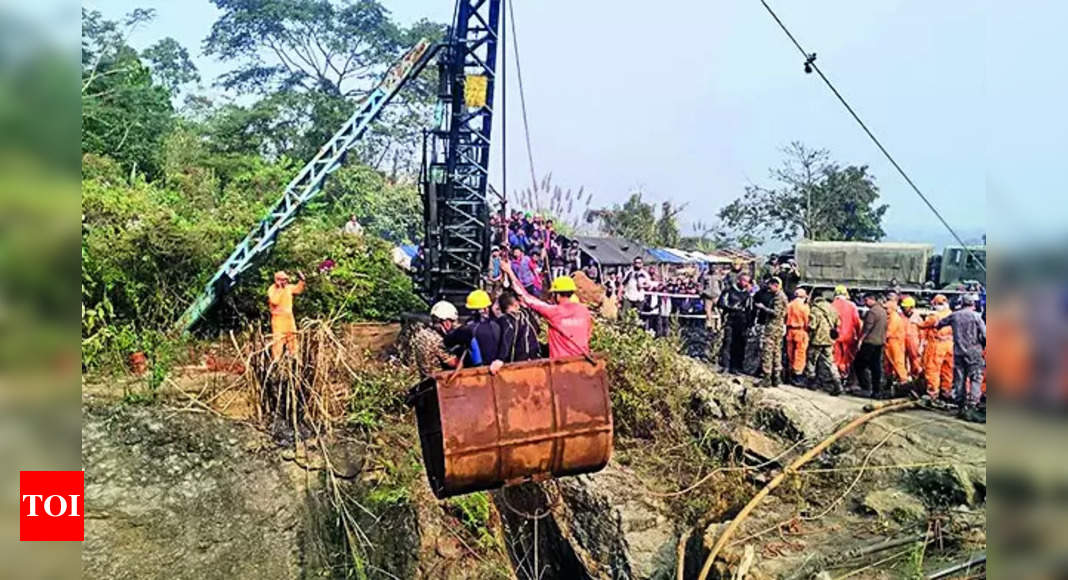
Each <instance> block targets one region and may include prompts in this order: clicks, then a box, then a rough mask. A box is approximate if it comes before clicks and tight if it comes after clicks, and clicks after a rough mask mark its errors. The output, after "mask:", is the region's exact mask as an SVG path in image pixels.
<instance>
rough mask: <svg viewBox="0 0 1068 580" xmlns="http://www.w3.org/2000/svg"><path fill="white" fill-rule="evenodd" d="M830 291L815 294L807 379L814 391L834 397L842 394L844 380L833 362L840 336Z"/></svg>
mask: <svg viewBox="0 0 1068 580" xmlns="http://www.w3.org/2000/svg"><path fill="white" fill-rule="evenodd" d="M830 298H831V297H830V292H827V293H823V292H821V293H820V294H818V295H816V299H815V301H814V302H813V304H812V309H811V311H810V312H809V322H808V331H809V345H808V356H807V357H806V358H807V364H806V367H805V377H806V378H807V379H808V382H809V386H810V387H812V388H818V389H824V390H826V391H827V392H828V393H830V394H831V395H833V396H836V397H837V396H838V395H841V394H842V379H841V377H840V375H839V374H838V366H837V365H836V364H835V362H834V339H835V337H836V336H837V335H838V326H839V320H838V312H837V311H836V310H835V309H834V307H833V306H831V302H830Z"/></svg>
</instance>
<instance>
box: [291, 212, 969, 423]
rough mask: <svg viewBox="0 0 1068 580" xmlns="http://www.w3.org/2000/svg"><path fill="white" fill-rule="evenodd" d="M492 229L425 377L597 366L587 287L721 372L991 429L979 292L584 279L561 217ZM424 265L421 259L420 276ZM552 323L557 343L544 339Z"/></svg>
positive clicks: (435, 325) (739, 279)
mask: <svg viewBox="0 0 1068 580" xmlns="http://www.w3.org/2000/svg"><path fill="white" fill-rule="evenodd" d="M492 225H493V228H494V231H495V232H496V234H495V236H494V243H495V245H494V246H493V248H492V251H491V255H490V260H489V264H488V267H487V270H486V274H485V279H484V288H485V289H480V290H475V291H473V292H471V294H470V295H469V296H468V297H467V303H466V307H467V310H469V311H470V312H471V313H472V315H471V316H470V318H469V319H468V320H467V321H466V322H465V323H464V324H460V323H459V322H458V320H459V313H458V312H457V311H456V308H455V307H453V306H452V305H451V304H449V303H447V302H439V303H437V304H435V305H434V307H433V308H432V309H431V311H430V316H431V321H432V324H431V325H430V326H425V327H422V328H420V329H419V331H418V332H417V333H416V334H415V335H414V337H413V339H412V344H413V347H414V348H413V349H412V352H413V356H414V359H415V363H416V366H417V367H418V368H419V370H420V372H422V373H423V374H424V375H430V374H432V373H434V372H438V371H441V370H443V369H447V368H456V367H457V366H464V367H470V366H487V367H489V369H490V371H491V372H493V373H496V372H498V371H499V370H500V368H501V367H502V366H503V365H504V364H505V363H508V362H520V361H524V360H531V359H536V358H543V357H545V356H548V357H549V358H562V357H569V356H583V355H584V356H589V340H590V334H591V331H592V325H593V318H592V315H591V314H590V311H589V309H588V307H587V305H585V304H582V303H581V302H580V301H579V299H578V298H579V286H580V284H576V280H578V281H579V282H580V283H583V284H585V283H586V282H589V283H592V284H594V285H595V287H596V288H598V290H597V291H598V292H600V293H601V296H600V297H599V300H598V301H597V303H599V304H604V303H610V304H612V305H614V306H615V310H618V312H619V313H620V314H621V315H622V316H623V317H625V318H626V319H628V320H632V321H634V323H636V324H640V325H642V326H643V327H644V328H645V329H646V330H648V331H649V332H651V333H655V334H656V335H657V336H663V335H665V334H667V333H668V332H669V330H670V326H669V323H670V321H671V320H673V319H674V320H680V319H693V320H692V321H691V322H696V323H697V324H698V325H700V324H703V326H704V331H705V332H704V336H705V341H704V344H705V356H706V358H707V359H708V360H710V362H712V363H713V364H714V365H718V366H719V367H720V368H721V369H722V370H723V371H725V372H729V373H732V374H743V373H744V374H748V375H753V376H756V377H758V379H759V380H758V382H757V385H758V386H760V387H765V388H769V387H777V386H779V385H780V384H783V383H789V384H793V385H795V386H800V387H804V388H811V389H821V390H824V391H826V392H828V393H830V394H832V395H839V394H842V393H844V392H846V391H847V390H848V391H849V392H850V393H851V394H855V395H859V396H864V397H871V398H876V399H879V398H890V397H897V396H907V395H910V394H914V395H916V396H920V397H922V398H923V399H924V400H925V401H926V402H927V403H928V404H929V405H930V406H933V407H938V408H953V407H955V408H957V409H958V410H959V413H960V415H961V416H963V417H965V418H968V419H970V420H983V419H982V417H983V415H981V414H980V410H981V409H983V408H985V396H986V383H985V349H986V325H985V314H983V313H984V311H985V293H984V291H983V289H982V287H981V286H978V285H973V286H970V287H968V289H967V292H965V293H963V294H961V295H960V297H959V299H958V300H956V301H955V304H953V305H952V306H955V307H956V310H954V309H953V308H951V303H950V300H949V298H948V297H947V296H946V295H944V294H937V295H935V296H934V297H933V299H931V300H930V304H929V308H927V309H921V308H920V307H919V305H918V303H917V301H916V297H915V296H910V295H904V294H901V293H900V292H899V291H898V290H897V289H896V288H887V289H885V290H883V291H881V292H876V291H868V292H862V293H853V294H851V292H850V290H849V289H848V288H846V287H845V286H842V285H839V286H837V287H836V288H834V289H833V291H832V290H830V289H822V290H820V289H817V290H814V291H813V292H812V294H811V295H810V293H809V291H808V290H807V289H805V288H802V287H800V284H801V279H800V276H799V274H798V272H797V266H796V264H795V263H794V262H793V261H792V260H789V259H781V260H780V259H778V258H777V257H775V256H772V257H771V258H770V259H769V260H768V262H767V263H766V264H765V265H764V267H763V268H761V269H760V271H759V277H758V280H759V282H757V281H756V280H754V276H753V274H755V273H756V272H755V271H754V268H753V267H752V264H751V263H747V262H746V261H743V260H734V261H733V262H732V263H731V265H730V266H722V265H709V266H707V267H701V268H696V267H684V268H676V269H674V270H673V271H672V270H669V269H668V268H664V269H663V270H658V269H657V268H656V267H652V268H650V267H647V266H646V265H645V261H644V259H643V257H642V256H636V257H634V259H633V260H632V262H631V265H630V266H629V267H628V268H625V269H620V270H617V271H614V272H602V271H601V270H600V268H599V267H598V265H597V264H596V263H595V262H591V261H587V262H586V265H585V267H583V261H582V255H581V250H580V247H579V245H578V243H577V242H574V241H571V240H568V239H566V238H565V237H564V236H562V235H559V234H558V233H557V232H556V230H555V228H554V225H553V221H552V220H551V219H543V218H541V217H539V216H532V215H531V214H529V213H521V212H512V213H511V214H510V216H508V217H507V218H506V219H502V218H500V217H494V219H493V224H492ZM421 261H422V253H421V248H420V251H419V252H417V254H416V256H415V258H414V259H413V264H412V266H413V268H415V269H418V267H420V266H421ZM274 291H275V292H279V291H278V290H274ZM294 293H295V292H294ZM543 297H544V298H546V299H545V300H543V299H542V298H543ZM290 301H291V298H290ZM272 304H273V303H272ZM603 310H604V309H603V307H602V311H603ZM535 315H537V316H535ZM542 324H544V325H545V326H546V334H547V337H548V341H547V345H542V344H540V343H539V341H538V336H539V333H540V329H541V326H542ZM283 326H284V325H283ZM283 336H284V333H283ZM281 342H284V339H283V340H281V341H276V344H280V343H281Z"/></svg>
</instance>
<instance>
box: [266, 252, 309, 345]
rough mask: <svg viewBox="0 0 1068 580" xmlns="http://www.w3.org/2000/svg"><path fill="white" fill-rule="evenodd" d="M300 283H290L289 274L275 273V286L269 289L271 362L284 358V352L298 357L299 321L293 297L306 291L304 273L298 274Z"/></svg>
mask: <svg viewBox="0 0 1068 580" xmlns="http://www.w3.org/2000/svg"><path fill="white" fill-rule="evenodd" d="M297 276H298V277H299V278H300V282H297V283H296V284H290V283H289V274H286V273H285V272H283V271H278V272H275V273H274V284H272V285H271V287H270V288H267V305H268V306H269V307H270V309H271V360H273V361H277V360H278V359H280V358H282V352H283V350H286V349H288V350H289V354H291V355H293V356H296V355H297V321H296V319H295V318H293V295H294V294H300V293H301V292H303V291H304V273H303V272H297Z"/></svg>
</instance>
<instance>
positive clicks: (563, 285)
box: [549, 276, 578, 292]
mask: <svg viewBox="0 0 1068 580" xmlns="http://www.w3.org/2000/svg"><path fill="white" fill-rule="evenodd" d="M577 290H578V288H577V287H576V286H575V280H573V279H572V278H571V276H557V277H556V279H555V280H553V283H552V285H551V286H549V292H575V291H577Z"/></svg>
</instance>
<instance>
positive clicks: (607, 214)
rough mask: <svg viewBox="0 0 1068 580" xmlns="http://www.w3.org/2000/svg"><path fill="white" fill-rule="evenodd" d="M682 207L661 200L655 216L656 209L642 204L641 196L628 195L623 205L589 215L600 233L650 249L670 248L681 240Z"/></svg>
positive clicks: (636, 194) (651, 205)
mask: <svg viewBox="0 0 1068 580" xmlns="http://www.w3.org/2000/svg"><path fill="white" fill-rule="evenodd" d="M685 207H686V206H685V205H682V206H675V205H673V204H672V203H671V202H670V201H665V202H664V203H662V204H661V206H660V215H659V217H658V216H657V212H656V207H655V206H654V205H653V204H651V203H645V202H644V201H642V194H641V193H632V194H631V195H630V197H629V198H628V199H627V202H626V203H624V204H623V205H618V204H617V205H615V206H613V207H611V208H604V209H599V210H594V211H592V212H590V214H589V215H590V217H591V218H593V219H596V220H598V221H599V222H600V225H601V231H603V232H604V233H605V234H607V235H609V236H613V237H620V238H626V239H628V240H632V241H635V242H640V243H642V244H646V245H650V246H661V247H669V248H674V247H677V246H678V245H679V242H680V241H681V234H680V233H679V223H678V215H679V212H681V211H682V210H683V209H684V208H685Z"/></svg>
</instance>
